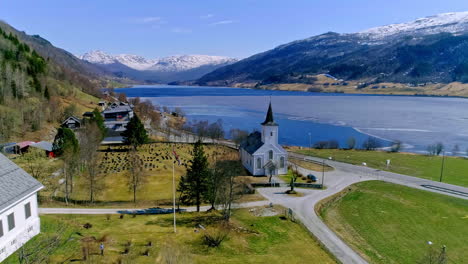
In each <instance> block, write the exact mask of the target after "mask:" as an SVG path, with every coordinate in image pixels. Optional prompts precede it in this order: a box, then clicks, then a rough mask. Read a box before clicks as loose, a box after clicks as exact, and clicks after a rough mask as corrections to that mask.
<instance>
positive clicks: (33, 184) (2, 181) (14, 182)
mask: <svg viewBox="0 0 468 264" xmlns="http://www.w3.org/2000/svg"><path fill="white" fill-rule="evenodd" d="M42 188H44V186H43V185H42V184H41V183H40V182H38V181H37V180H36V179H34V178H33V177H32V176H31V175H29V174H28V173H27V172H25V171H24V170H23V169H21V168H20V167H18V166H17V165H16V164H15V163H13V162H12V161H11V160H9V159H8V158H7V157H5V156H4V155H3V154H0V212H2V211H3V210H5V209H6V208H7V207H9V206H11V205H12V204H14V203H16V202H18V201H20V200H22V199H24V198H26V196H27V195H29V194H30V193H32V192H34V191H37V190H39V189H42Z"/></svg>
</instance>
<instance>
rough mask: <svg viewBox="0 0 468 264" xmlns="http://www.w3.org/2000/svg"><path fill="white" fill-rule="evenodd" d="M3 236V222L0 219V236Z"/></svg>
mask: <svg viewBox="0 0 468 264" xmlns="http://www.w3.org/2000/svg"><path fill="white" fill-rule="evenodd" d="M2 236H3V223H2V220H0V237H2Z"/></svg>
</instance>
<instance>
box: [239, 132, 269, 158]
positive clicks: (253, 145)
mask: <svg viewBox="0 0 468 264" xmlns="http://www.w3.org/2000/svg"><path fill="white" fill-rule="evenodd" d="M262 146H263V142H262V134H261V133H260V132H258V131H255V132H253V133H251V134H250V135H249V136H248V137H247V139H246V140H244V142H242V144H241V146H240V147H241V148H243V149H244V150H245V151H247V152H248V153H250V154H253V153H255V151H257V149H259V148H261V147H262Z"/></svg>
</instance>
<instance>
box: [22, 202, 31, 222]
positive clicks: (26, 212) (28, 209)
mask: <svg viewBox="0 0 468 264" xmlns="http://www.w3.org/2000/svg"><path fill="white" fill-rule="evenodd" d="M24 215H25V216H26V219H28V218H29V217H31V203H27V204H25V205H24Z"/></svg>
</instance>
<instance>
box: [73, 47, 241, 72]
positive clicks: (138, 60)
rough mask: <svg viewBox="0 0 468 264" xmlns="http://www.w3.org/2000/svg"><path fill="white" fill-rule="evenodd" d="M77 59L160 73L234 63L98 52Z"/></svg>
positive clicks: (208, 58) (223, 59)
mask: <svg viewBox="0 0 468 264" xmlns="http://www.w3.org/2000/svg"><path fill="white" fill-rule="evenodd" d="M79 58H80V59H82V60H85V61H88V62H91V63H94V64H113V63H121V64H123V65H125V66H128V67H130V68H132V69H135V70H140V71H161V72H178V71H187V70H191V69H194V68H198V67H202V66H207V65H220V64H227V63H233V62H236V59H233V58H229V57H222V56H209V55H177V56H170V57H164V58H159V59H146V58H144V57H141V56H138V55H131V54H118V55H110V54H107V53H105V52H103V51H100V50H96V51H91V52H88V53H85V54H83V55H82V56H80V57H79Z"/></svg>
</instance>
